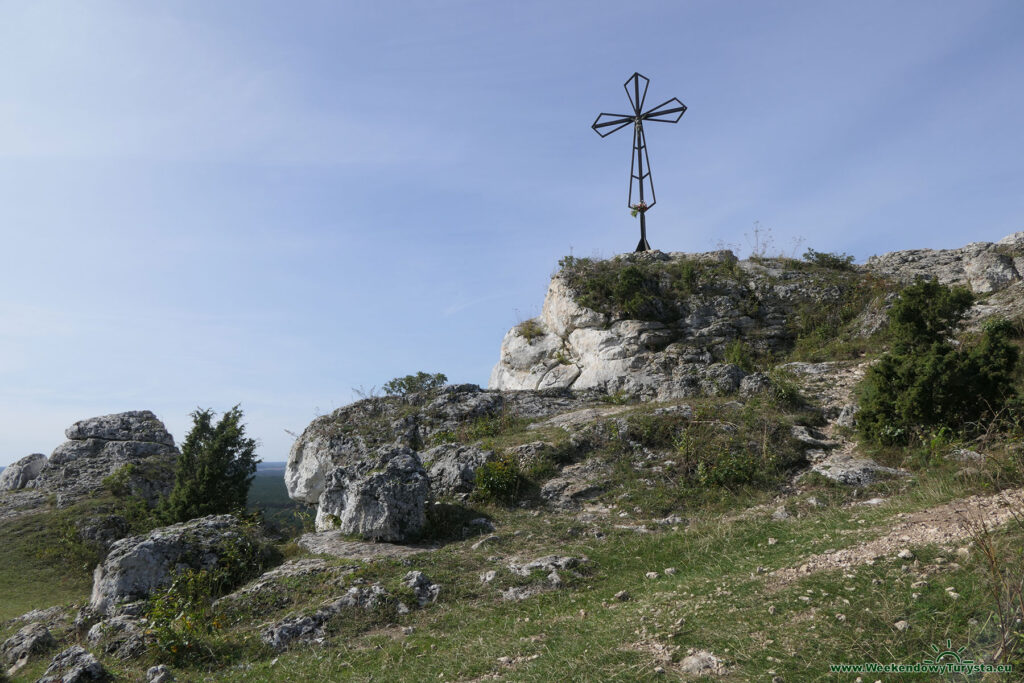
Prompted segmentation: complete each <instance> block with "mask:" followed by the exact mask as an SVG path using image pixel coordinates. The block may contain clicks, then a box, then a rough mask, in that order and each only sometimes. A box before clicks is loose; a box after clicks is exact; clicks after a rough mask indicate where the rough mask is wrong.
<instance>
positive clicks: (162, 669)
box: [146, 664, 174, 683]
mask: <svg viewBox="0 0 1024 683" xmlns="http://www.w3.org/2000/svg"><path fill="white" fill-rule="evenodd" d="M173 680H174V674H172V673H171V670H170V669H168V668H167V666H166V665H164V664H157V665H156V666H151V667H149V668H148V669H147V670H146V683H170V682H171V681H173Z"/></svg>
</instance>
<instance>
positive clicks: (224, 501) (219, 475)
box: [160, 406, 256, 522]
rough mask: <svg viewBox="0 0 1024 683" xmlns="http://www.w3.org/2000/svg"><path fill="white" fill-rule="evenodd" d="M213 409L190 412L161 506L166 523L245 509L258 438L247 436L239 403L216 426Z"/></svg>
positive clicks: (254, 472) (252, 474) (254, 465)
mask: <svg viewBox="0 0 1024 683" xmlns="http://www.w3.org/2000/svg"><path fill="white" fill-rule="evenodd" d="M214 415H215V413H214V412H213V411H212V410H202V409H196V411H195V412H193V413H192V420H193V425H192V431H190V432H189V433H188V436H186V437H185V442H184V443H183V444H182V446H181V455H179V456H178V462H177V466H176V468H175V474H174V488H173V489H172V490H171V494H170V495H169V496H168V497H167V499H166V500H165V501H164V503H163V504H162V505H161V507H160V516H161V517H163V518H164V519H165V520H166V521H168V522H184V521H186V520H189V519H193V518H195V517H202V516H204V515H214V514H220V513H224V512H233V511H236V510H242V509H244V508H245V504H246V499H247V498H248V496H249V485H250V484H251V483H252V480H253V477H254V476H255V475H256V441H255V440H253V439H250V438H248V437H246V436H245V426H244V425H243V424H242V410H241V409H240V408H239V407H238V406H235V407H234V408H232V409H231V410H229V411H228V412H226V413H224V415H223V417H221V419H220V421H219V422H218V423H217V424H216V425H214V424H213V417H214Z"/></svg>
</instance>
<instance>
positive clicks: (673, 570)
mask: <svg viewBox="0 0 1024 683" xmlns="http://www.w3.org/2000/svg"><path fill="white" fill-rule="evenodd" d="M678 571H679V570H678V569H676V568H675V567H666V568H665V574H667V575H668V576H672V575H673V574H676V573H678Z"/></svg>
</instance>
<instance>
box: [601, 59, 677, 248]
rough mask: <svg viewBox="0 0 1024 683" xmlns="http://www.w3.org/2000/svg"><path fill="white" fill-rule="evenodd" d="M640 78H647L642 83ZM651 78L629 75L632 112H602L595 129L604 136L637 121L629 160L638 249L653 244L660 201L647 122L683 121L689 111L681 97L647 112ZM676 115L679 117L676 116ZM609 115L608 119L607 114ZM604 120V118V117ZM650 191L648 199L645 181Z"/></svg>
mask: <svg viewBox="0 0 1024 683" xmlns="http://www.w3.org/2000/svg"><path fill="white" fill-rule="evenodd" d="M640 81H643V83H641V82H640ZM650 82H651V81H650V79H649V78H645V77H644V76H641V75H640V74H638V73H634V74H633V75H632V76H630V77H629V80H627V81H626V82H625V83H623V87H624V88H625V89H626V96H627V97H628V98H629V103H630V104H631V105H633V113H632V114H606V113H604V112H602V113H601V114H600V115H598V117H597V118H596V119H594V123H593V125H592V126H591V128H593V129H594V132H596V133H597V134H598V135H600V136H601V137H603V138H604V137H608V136H609V135H611V134H612V133H614V132H615V131H617V130H619V129H620V128H625V127H626V126H628V125H629V124H631V123H632V124H633V157H632V159H630V162H629V208H630V209H633V210H634V211H636V212H637V213H639V214H640V243H639V244H637V245H636V250H637V251H648V250H649V249H650V248H651V245H649V244H648V243H647V218H646V214H647V211H648V210H649V209H650V208H651V207H652V206H654V205H655V204H656V203H657V201H658V200H657V199H656V198H655V196H654V182H653V181H652V180H651V160H650V159H649V158H648V157H647V140H646V138H644V121H663V122H665V123H679V119H681V118H682V117H683V114H684V113H685V112H686V105H685V104H683V103H682V102H680V101H679V100H678V99H677V98H675V97H673V98H672V99H670V100H668V101H666V102H662V103H661V104H659V105H658V106H657V107H654V108H653V109H648V110H647V111H646V112H645V111H643V108H644V100H645V99H646V98H647V84H648V83H650ZM673 115H675V118H672V116H673ZM606 116H607V117H608V118H607V119H605V118H604V117H606ZM602 119H604V120H602ZM634 180H635V181H637V186H638V189H639V199H638V201H637V203H635V204H634V203H633V181H634ZM645 182H646V183H647V187H648V189H649V190H650V195H651V201H650V203H648V202H647V199H646V197H645V196H644V183H645Z"/></svg>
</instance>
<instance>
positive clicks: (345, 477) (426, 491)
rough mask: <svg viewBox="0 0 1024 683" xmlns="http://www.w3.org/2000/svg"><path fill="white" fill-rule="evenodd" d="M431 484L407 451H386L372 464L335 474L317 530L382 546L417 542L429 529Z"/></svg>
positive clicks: (323, 500) (413, 454)
mask: <svg viewBox="0 0 1024 683" xmlns="http://www.w3.org/2000/svg"><path fill="white" fill-rule="evenodd" d="M429 501H430V480H429V479H428V477H427V472H426V470H424V469H423V465H422V463H420V459H419V456H418V455H417V454H416V452H415V451H413V450H411V449H410V448H408V447H404V446H399V447H390V448H389V447H385V448H382V449H380V450H379V451H377V453H375V457H374V458H373V459H368V460H364V461H362V462H360V463H356V464H352V465H349V466H347V467H338V468H336V469H335V470H334V471H332V472H331V474H330V476H329V477H328V479H327V483H326V485H325V487H324V491H323V493H321V494H320V499H319V501H318V508H317V513H316V528H317V531H324V530H327V529H340V530H341V531H342V533H349V534H358V535H360V536H362V537H363V538H366V539H373V540H377V541H393V542H397V541H408V540H413V539H415V538H417V537H418V536H419V535H420V533H421V532H422V531H423V527H424V525H425V524H426V520H427V517H426V509H427V504H428V502H429Z"/></svg>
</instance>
